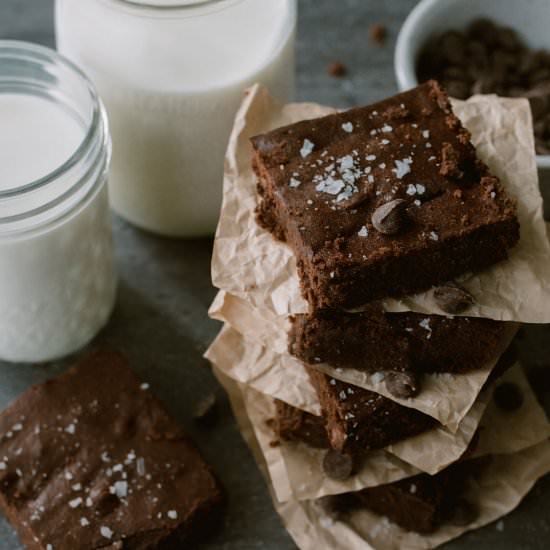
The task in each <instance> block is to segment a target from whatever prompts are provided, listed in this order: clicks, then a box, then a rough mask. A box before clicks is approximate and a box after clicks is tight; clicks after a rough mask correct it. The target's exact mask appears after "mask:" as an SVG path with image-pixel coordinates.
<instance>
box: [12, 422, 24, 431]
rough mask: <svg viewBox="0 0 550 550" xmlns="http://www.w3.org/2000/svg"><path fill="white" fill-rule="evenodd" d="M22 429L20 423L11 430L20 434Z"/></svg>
mask: <svg viewBox="0 0 550 550" xmlns="http://www.w3.org/2000/svg"><path fill="white" fill-rule="evenodd" d="M22 429H23V424H20V423H18V424H14V425H13V427H12V430H13V431H14V432H20V431H21V430H22Z"/></svg>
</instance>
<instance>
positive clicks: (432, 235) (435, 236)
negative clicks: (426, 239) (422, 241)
mask: <svg viewBox="0 0 550 550" xmlns="http://www.w3.org/2000/svg"><path fill="white" fill-rule="evenodd" d="M430 239H431V240H432V241H439V235H438V234H437V233H436V232H435V231H431V232H430Z"/></svg>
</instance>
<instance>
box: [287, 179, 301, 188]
mask: <svg viewBox="0 0 550 550" xmlns="http://www.w3.org/2000/svg"><path fill="white" fill-rule="evenodd" d="M300 185H302V182H301V181H300V180H297V179H296V178H290V181H289V183H288V186H289V187H291V188H292V189H296V187H300Z"/></svg>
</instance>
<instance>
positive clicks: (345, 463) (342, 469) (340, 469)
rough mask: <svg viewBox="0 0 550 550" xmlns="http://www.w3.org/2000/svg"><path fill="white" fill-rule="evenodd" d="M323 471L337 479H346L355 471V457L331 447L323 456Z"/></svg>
mask: <svg viewBox="0 0 550 550" xmlns="http://www.w3.org/2000/svg"><path fill="white" fill-rule="evenodd" d="M323 471H324V472H325V474H326V475H327V476H328V477H330V478H331V479H334V480H336V481H346V479H349V477H350V476H351V474H352V473H353V459H352V458H351V456H350V455H349V454H345V453H341V452H339V451H336V450H334V449H329V450H328V451H327V452H326V454H325V457H324V458H323Z"/></svg>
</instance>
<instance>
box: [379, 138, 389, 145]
mask: <svg viewBox="0 0 550 550" xmlns="http://www.w3.org/2000/svg"><path fill="white" fill-rule="evenodd" d="M389 142H390V140H389V139H383V140H382V141H381V142H380V143H382V145H388V144H389Z"/></svg>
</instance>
